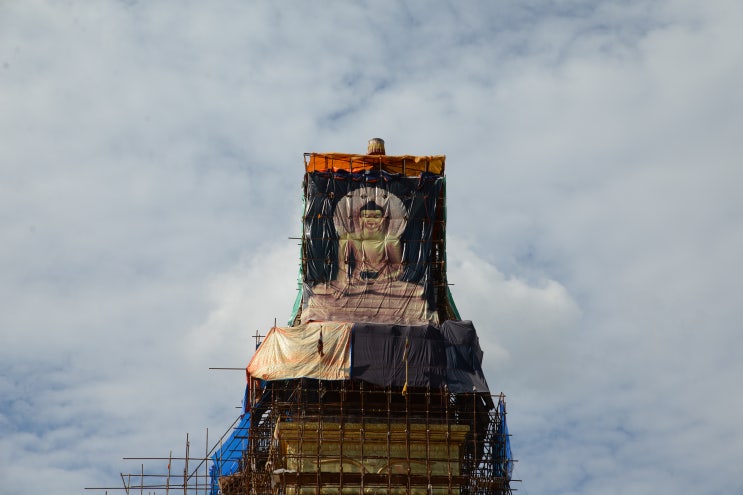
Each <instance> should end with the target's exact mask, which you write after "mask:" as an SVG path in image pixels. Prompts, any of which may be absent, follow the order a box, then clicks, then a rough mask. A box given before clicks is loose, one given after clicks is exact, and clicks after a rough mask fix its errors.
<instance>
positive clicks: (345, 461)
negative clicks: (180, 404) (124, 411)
mask: <svg viewBox="0 0 743 495" xmlns="http://www.w3.org/2000/svg"><path fill="white" fill-rule="evenodd" d="M245 414H246V415H249V419H250V420H249V421H248V422H246V421H244V419H245V417H238V418H237V420H236V421H235V423H234V424H233V425H232V426H231V427H230V429H229V430H228V431H227V432H226V433H225V435H223V437H222V438H220V439H219V440H218V441H217V442H216V443H215V444H214V445H213V446H212V447H211V449H208V448H205V451H204V452H205V455H204V456H203V457H202V456H193V455H192V454H191V445H190V440H189V439H188V437H187V439H186V454H185V456H184V457H173V456H172V454H171V455H170V456H169V457H167V458H165V457H163V458H147V459H142V458H137V459H134V458H125V459H128V460H148V461H152V460H157V459H159V460H161V461H163V462H164V461H167V469H166V470H165V471H164V472H161V473H159V474H152V473H149V472H148V473H145V470H144V464H142V465H141V466H140V469H139V472H132V473H126V474H124V473H122V474H121V479H122V482H123V487H119V488H115V487H104V488H92V489H94V490H114V489H119V490H122V489H123V490H124V491H125V493H127V494H136V493H140V494H144V493H148V494H154V493H164V494H169V493H183V494H184V495H187V494H194V495H196V494H204V495H218V494H222V495H243V494H245V495H247V494H255V495H269V494H270V495H313V494H314V495H330V494H333V495H335V494H344V495H354V494H359V495H370V494H375V495H376V494H379V495H408V494H409V495H501V494H510V493H512V491H513V489H512V488H511V486H510V482H511V481H514V480H511V470H512V465H513V462H514V461H513V459H511V456H510V447H509V437H508V432H507V429H506V427H505V400H504V397H503V395H502V394H501V395H500V396H490V395H485V394H481V393H478V392H476V391H474V392H472V393H469V394H452V393H450V392H449V391H448V389H447V388H446V387H443V388H440V389H432V388H419V387H416V388H411V389H409V390H407V391H406V393H405V394H403V391H402V389H401V388H400V387H379V386H374V385H369V384H367V383H364V382H359V381H351V380H346V381H322V380H311V379H296V380H281V381H275V382H269V383H266V384H265V387H264V388H263V389H262V390H261V393H260V397H259V398H258V400H257V401H256V402H255V403H254V404H253V405H252V407H251V408H250V410H249V411H248V412H246V413H245ZM241 420H242V421H241ZM228 434H231V437H230V438H232V439H235V438H237V439H238V440H242V442H241V443H240V445H241V446H242V447H241V450H240V452H239V455H240V458H239V465H238V467H237V469H236V470H235V472H234V473H233V474H229V475H225V476H218V475H217V476H215V472H216V471H218V467H219V464H220V462H221V459H219V454H220V453H222V454H224V453H225V451H224V449H223V445H224V441H225V439H226V438H227V436H228ZM207 445H208V433H207ZM243 447H244V448H243ZM176 465H177V467H175V466H176ZM174 467H175V468H174Z"/></svg>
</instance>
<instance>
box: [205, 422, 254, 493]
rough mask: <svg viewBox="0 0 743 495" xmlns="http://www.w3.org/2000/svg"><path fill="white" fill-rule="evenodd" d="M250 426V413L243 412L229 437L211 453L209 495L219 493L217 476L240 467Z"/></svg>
mask: <svg viewBox="0 0 743 495" xmlns="http://www.w3.org/2000/svg"><path fill="white" fill-rule="evenodd" d="M249 428H250V413H245V414H243V417H242V419H241V420H240V423H238V425H237V426H235V429H234V430H233V431H232V434H231V435H230V438H228V439H227V441H226V442H224V443H223V444H222V447H221V448H220V449H219V450H217V451H216V452H215V453H214V455H212V467H211V468H210V469H209V475H210V476H211V495H219V493H220V492H219V477H220V476H228V475H230V474H234V473H236V472H237V471H238V469H239V468H240V462H241V461H242V458H243V452H244V451H245V450H247V448H248V429H249Z"/></svg>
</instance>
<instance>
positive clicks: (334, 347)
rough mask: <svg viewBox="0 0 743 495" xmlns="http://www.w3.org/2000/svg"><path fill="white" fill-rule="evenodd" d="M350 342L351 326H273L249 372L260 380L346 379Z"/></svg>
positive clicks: (249, 364)
mask: <svg viewBox="0 0 743 495" xmlns="http://www.w3.org/2000/svg"><path fill="white" fill-rule="evenodd" d="M350 342H351V324H350V323H334V322H333V323H330V322H328V323H308V324H305V325H299V326H296V327H274V328H272V329H271V330H269V332H268V335H266V338H265V339H264V341H263V343H262V344H261V346H260V347H259V348H258V350H257V351H256V352H255V354H254V355H253V358H252V359H251V360H250V363H248V373H249V374H250V376H252V377H253V378H259V379H261V380H287V379H292V378H315V379H318V380H347V379H348V378H349V377H350V374H349V372H350V367H351V358H350Z"/></svg>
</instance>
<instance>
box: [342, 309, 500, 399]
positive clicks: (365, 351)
mask: <svg viewBox="0 0 743 495" xmlns="http://www.w3.org/2000/svg"><path fill="white" fill-rule="evenodd" d="M351 349H352V352H353V357H352V360H351V377H352V378H354V379H358V380H363V381H366V382H369V383H373V384H375V385H382V386H388V385H392V386H404V385H405V384H407V385H408V386H411V387H413V386H415V387H426V386H431V387H440V386H442V385H444V384H445V385H446V386H447V387H449V390H451V391H452V392H453V393H468V392H473V391H476V392H478V393H479V392H484V393H489V389H488V384H487V382H486V381H485V375H484V374H483V372H482V356H483V353H482V350H481V349H480V342H479V339H478V338H477V332H476V331H475V327H474V326H473V325H472V322H471V321H446V322H444V323H443V324H442V325H441V326H440V327H437V326H434V325H427V326H400V325H379V324H364V323H357V324H355V325H354V326H353V331H352V337H351Z"/></svg>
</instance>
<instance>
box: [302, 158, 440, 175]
mask: <svg viewBox="0 0 743 495" xmlns="http://www.w3.org/2000/svg"><path fill="white" fill-rule="evenodd" d="M445 162H446V157H445V156H443V155H438V156H410V155H401V156H393V155H353V154H348V153H309V154H307V155H305V168H306V170H307V172H327V171H330V172H337V171H340V170H343V171H346V172H364V171H368V170H383V171H385V172H390V173H395V174H402V175H409V176H415V175H420V174H422V173H431V174H438V175H443V173H444V164H445Z"/></svg>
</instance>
